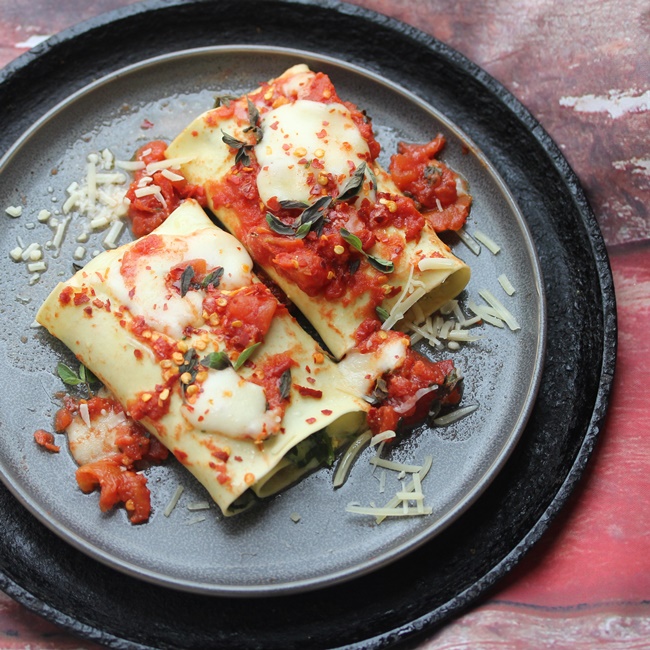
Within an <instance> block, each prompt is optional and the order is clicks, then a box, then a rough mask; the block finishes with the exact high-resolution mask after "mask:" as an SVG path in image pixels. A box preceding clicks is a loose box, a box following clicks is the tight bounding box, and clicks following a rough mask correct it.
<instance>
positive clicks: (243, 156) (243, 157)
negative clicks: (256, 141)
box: [235, 146, 251, 167]
mask: <svg viewBox="0 0 650 650" xmlns="http://www.w3.org/2000/svg"><path fill="white" fill-rule="evenodd" d="M248 148H249V147H247V146H243V147H242V148H241V149H238V150H237V153H236V154H235V165H238V164H239V163H241V164H242V165H243V166H244V167H248V166H249V165H250V164H251V158H250V156H249V155H248V151H247V149H248Z"/></svg>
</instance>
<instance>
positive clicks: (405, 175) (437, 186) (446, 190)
mask: <svg viewBox="0 0 650 650" xmlns="http://www.w3.org/2000/svg"><path fill="white" fill-rule="evenodd" d="M444 146H445V138H444V137H443V136H442V135H438V136H437V137H436V138H434V139H433V140H432V141H431V142H429V143H427V144H406V143H405V142H400V143H399V145H398V152H397V153H396V154H394V155H393V156H391V159H390V166H389V171H390V174H391V177H392V179H393V181H394V182H395V184H396V185H397V187H398V188H399V189H400V190H401V191H402V192H404V193H405V194H406V195H407V196H409V197H412V198H413V199H414V200H415V201H416V202H417V203H418V204H419V205H420V207H421V209H422V210H424V211H425V215H426V218H427V219H428V220H429V222H430V223H431V225H432V226H433V228H434V230H435V231H436V232H442V231H444V230H458V229H460V228H461V227H462V226H463V225H464V223H465V220H466V219H467V216H468V215H469V209H470V206H471V203H472V199H471V197H470V196H469V194H466V193H465V194H463V193H461V194H459V193H458V183H459V181H460V182H463V181H462V179H460V176H459V175H458V174H457V173H456V172H454V171H452V170H451V169H449V167H447V165H445V164H444V163H443V162H441V161H440V160H438V159H437V156H438V155H439V153H440V152H441V151H442V149H443V148H444Z"/></svg>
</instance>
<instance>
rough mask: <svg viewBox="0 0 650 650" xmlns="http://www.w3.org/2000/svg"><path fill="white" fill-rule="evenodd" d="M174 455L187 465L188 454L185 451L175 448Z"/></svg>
mask: <svg viewBox="0 0 650 650" xmlns="http://www.w3.org/2000/svg"><path fill="white" fill-rule="evenodd" d="M173 453H174V456H176V458H177V459H178V460H179V462H181V463H182V464H183V465H187V464H188V462H187V454H186V453H185V452H184V451H181V450H180V449H174V452H173Z"/></svg>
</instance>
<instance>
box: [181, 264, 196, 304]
mask: <svg viewBox="0 0 650 650" xmlns="http://www.w3.org/2000/svg"><path fill="white" fill-rule="evenodd" d="M193 279H194V267H193V266H192V265H191V264H188V265H187V266H186V267H185V268H184V269H183V273H182V275H181V298H183V297H184V296H185V294H186V293H187V292H188V291H189V290H190V285H191V284H192V280H193Z"/></svg>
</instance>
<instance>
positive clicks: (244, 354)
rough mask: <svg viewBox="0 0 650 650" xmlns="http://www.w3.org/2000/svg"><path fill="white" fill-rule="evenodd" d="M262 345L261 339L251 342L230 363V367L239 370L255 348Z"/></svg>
mask: <svg viewBox="0 0 650 650" xmlns="http://www.w3.org/2000/svg"><path fill="white" fill-rule="evenodd" d="M260 345H262V342H261V341H258V342H257V343H253V345H249V346H248V347H247V348H246V349H245V350H244V351H243V352H242V353H241V354H240V355H239V356H238V357H237V361H235V363H233V364H232V367H233V368H234V369H235V370H239V369H240V368H241V367H242V366H243V365H244V364H245V363H246V362H247V361H248V360H249V359H250V357H251V355H252V354H253V352H255V350H257V348H258V347H259V346H260Z"/></svg>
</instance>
